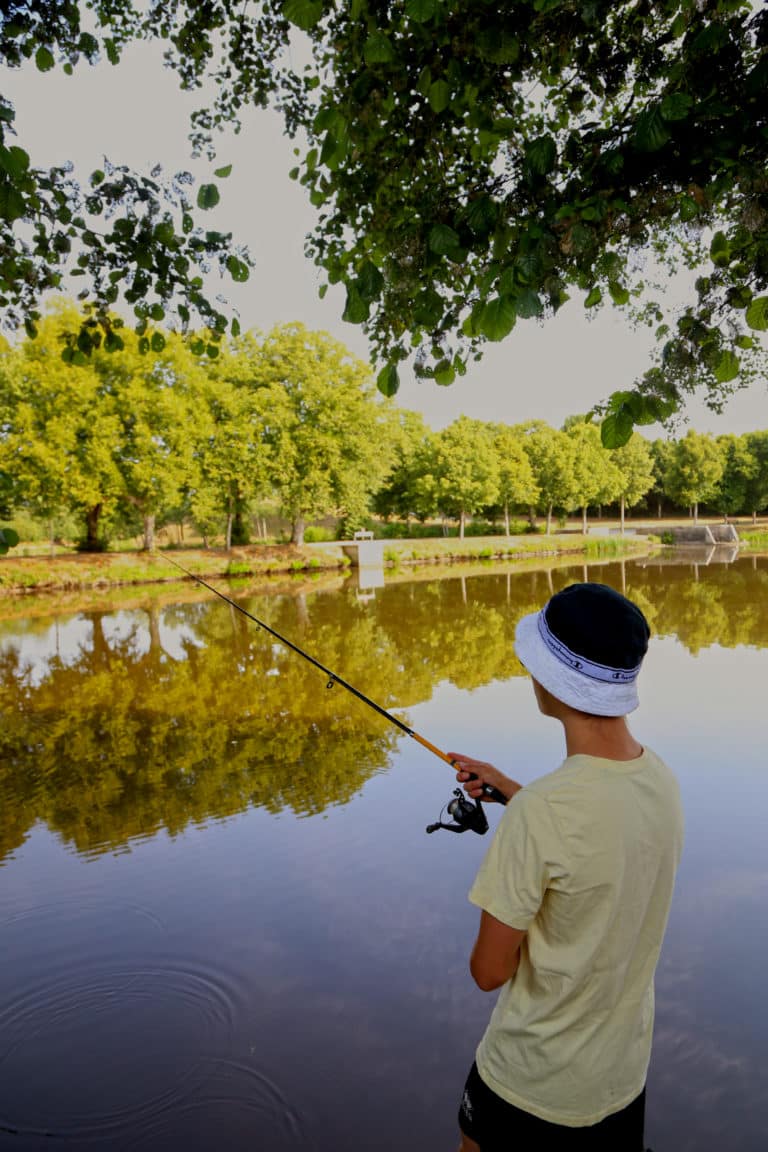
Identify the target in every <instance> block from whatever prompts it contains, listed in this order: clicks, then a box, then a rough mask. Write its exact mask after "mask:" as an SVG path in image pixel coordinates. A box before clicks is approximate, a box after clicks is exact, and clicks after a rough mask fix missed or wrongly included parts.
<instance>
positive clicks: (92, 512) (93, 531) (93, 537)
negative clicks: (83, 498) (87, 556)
mask: <svg viewBox="0 0 768 1152" xmlns="http://www.w3.org/2000/svg"><path fill="white" fill-rule="evenodd" d="M100 516H101V504H94V505H93V507H92V508H89V509H88V511H87V512H86V514H85V551H86V552H98V550H99V517H100Z"/></svg>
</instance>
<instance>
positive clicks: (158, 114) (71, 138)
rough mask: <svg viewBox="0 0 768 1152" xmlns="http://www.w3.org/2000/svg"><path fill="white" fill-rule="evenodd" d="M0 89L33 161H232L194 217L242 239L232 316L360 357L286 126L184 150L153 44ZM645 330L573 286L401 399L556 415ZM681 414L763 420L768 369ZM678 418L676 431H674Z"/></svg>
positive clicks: (731, 422)
mask: <svg viewBox="0 0 768 1152" xmlns="http://www.w3.org/2000/svg"><path fill="white" fill-rule="evenodd" d="M3 93H4V95H5V96H6V97H7V98H10V99H11V100H12V101H13V102H14V105H15V107H16V126H17V129H18V133H19V140H18V143H19V144H22V145H23V146H24V147H25V148H26V150H27V151H28V152H29V153H30V155H31V158H32V163H33V164H34V165H39V166H48V165H51V164H58V163H63V162H64V161H66V160H72V161H74V163H75V165H76V167H77V170H78V171H79V172H80V173H81V174H82V176H83V178H85V179H87V176H88V174H89V173H90V172H91V171H93V170H94V169H95V168H99V167H101V166H102V165H103V159H104V156H105V155H106V156H107V157H108V158H109V159H110V160H111V161H112V162H113V163H116V164H128V165H130V166H131V167H133V168H135V169H137V170H141V171H145V172H148V171H149V169H150V168H151V167H153V166H154V165H155V164H158V163H159V164H161V165H162V166H163V169H164V171H165V172H166V173H168V174H171V173H173V172H175V171H178V170H182V169H187V170H190V171H192V172H193V173H194V174H195V175H196V177H197V178H198V180H199V181H207V180H210V179H211V167H213V166H215V167H221V166H224V165H226V164H230V163H231V164H232V166H233V170H232V174H231V175H230V176H229V178H228V179H226V180H223V181H217V183H219V186H220V191H221V195H222V198H221V202H220V204H219V205H218V206H217V208H216V209H214V210H213V211H211V212H208V213H207V214H205V216H203V214H202V213H199V214H198V215H199V216H200V217H201V218H202V221H201V222H204V223H205V225H206V226H208V227H211V228H216V229H220V230H222V231H227V232H232V233H233V234H234V239H235V240H236V241H238V242H241V243H244V244H246V245H247V246H248V248H249V249H250V252H251V255H252V257H253V258H254V260H255V267H254V269H253V270H252V272H251V276H250V279H249V280H248V281H247V282H246V283H245V284H243V285H236V284H234V283H233V282H232V281H231V280H230V279H229V277H228V276H227V278H226V281H224V282H222V283H221V285H216V286H215V287H214V288H213V291H216V292H222V293H223V294H224V295H225V296H226V298H227V300H228V301H229V303H230V305H232V306H234V307H235V308H236V309H237V311H238V313H239V315H240V322H241V326H242V328H243V329H244V330H245V329H248V328H256V329H259V330H261V331H268V330H269V329H270V328H272V327H273V326H274V325H276V324H285V323H289V322H291V321H300V322H302V323H303V324H305V325H306V326H307V327H309V328H314V329H323V330H325V331H327V332H330V333H331V334H332V335H333V336H334V337H336V338H337V339H339V340H340V341H341V342H342V343H343V344H345V345H346V346H347V347H348V348H349V350H350V351H351V352H353V353H354V354H355V355H357V356H359V357H361V358H362V359H364V360H369V359H370V356H369V349H368V343H367V341H366V338H365V335H364V334H363V332H362V330H361V329H360V328H359V327H358V326H357V325H352V324H347V323H345V322H344V321H343V320H342V319H341V316H342V312H343V308H344V293H343V289H342V288H341V287H340V286H336V287H332V288H331V289H330V290H329V291H328V293H327V295H326V297H325V299H324V300H320V299H319V297H318V287H319V285H320V283H321V276H320V273H319V271H318V270H317V269H316V268H315V266H314V265H313V264H312V263H311V262H310V261H309V260H308V259H307V258H306V257H305V256H304V252H303V247H304V237H305V236H306V234H307V233H308V232H309V231H310V229H311V228H312V226H313V222H314V216H315V209H314V208H312V206H311V205H310V204H309V200H308V196H307V194H306V192H305V190H304V189H303V188H302V187H301V185H299V184H298V183H296V182H294V181H292V180H290V179H289V177H288V172H289V170H290V169H291V168H292V167H294V165H295V164H297V163H298V161H297V160H296V157H295V156H294V154H293V148H294V146H295V145H294V143H293V142H292V141H290V140H289V139H288V138H287V137H285V136H284V135H283V133H282V121H281V120H280V118H279V117H278V116H277V115H276V114H275V113H273V112H266V111H260V110H253V112H252V113H250V114H249V116H248V118H247V120H246V122H245V124H244V128H243V131H242V133H241V134H240V135H239V136H235V135H233V134H224V135H222V136H221V138H220V139H219V142H218V155H217V158H216V161H215V165H210V164H208V162H203V161H200V162H196V163H193V162H192V161H191V160H190V154H189V146H188V142H187V132H188V116H189V113H190V112H191V111H192V110H193V109H194V108H195V107H197V106H198V105H199V104H200V103H201V102H202V100H201V98H200V96H199V95H192V96H190V95H189V94H186V93H182V92H180V91H179V88H178V80H177V78H176V75H175V73H173V72H171V71H169V70H168V69H165V68H164V67H163V64H162V59H161V55H160V52H159V50H158V48H157V47H156V46H152V45H134V46H131V47H129V48H128V49H126V51H125V52H124V56H123V60H122V61H121V63H120V65H119V66H118V67H116V68H113V67H111V66H110V65H108V64H106V63H105V64H100V65H98V66H96V67H89V66H88V65H87V64H83V65H81V66H80V67H78V68H77V69H76V71H75V74H74V76H72V77H67V76H65V75H64V74H63V73H61V72H59V71H54V72H51V73H47V74H41V73H38V72H36V70H35V69H34V67H32V66H31V65H30V66H29V67H27V68H25V69H22V70H19V71H15V72H6V73H5V74H4V76H3ZM652 344H653V337H652V333H651V332H650V331H649V330H643V331H639V332H638V331H634V330H633V329H632V327H631V326H630V324H629V321H628V320H627V319H626V318H625V317H623V316H622V315H621V313H620V312H618V310H615V309H609V308H604V309H603V310H602V311H600V312H599V313H598V314H597V315H594V314H593V313H590V316H589V318H588V317H587V315H586V314H585V313H584V309H583V306H582V303H581V300H580V299H573V300H571V301H569V303H568V304H566V305H565V306H564V307H563V308H562V309H561V311H560V312H559V313H558V314H557V316H555V317H554V318H550V319H548V320H546V321H544V322H543V323H539V322H536V321H534V320H526V321H519V322H518V325H517V327H516V328H515V330H514V331H513V333H512V334H511V336H509V337H508V338H507V339H506V340H505V341H503V342H502V343H501V344H489V345H487V346H486V351H485V353H484V355H483V359H482V361H481V362H480V363H478V364H470V367H469V369H468V372H467V375H466V376H465V377H463V378H461V379H458V380H457V381H456V382H455V383H454V384H452V385H451V386H450V387H447V388H441V387H439V386H438V385H436V384H435V383H434V382H433V381H429V380H416V379H415V377H414V376H413V374H412V372H411V371H410V370H408V369H407V368H406V369H405V370H401V380H402V384H401V388H400V391H399V392H398V395H397V403H398V405H399V406H400V407H403V408H409V409H413V410H415V411H418V412H421V413H422V415H423V416H424V419H425V420H426V422H427V424H428V425H430V426H431V427H432V428H434V429H439V428H443V427H445V426H446V425H447V424H450V423H451V422H452V421H453V420H455V419H456V418H457V417H458V416H460V415H467V416H471V417H474V418H476V419H480V420H496V421H500V422H503V423H508V424H516V423H520V422H523V421H527V420H535V419H541V420H545V421H546V422H547V423H548V424H550V425H552V426H553V427H559V426H560V425H561V424H562V423H563V421H564V420H565V418H566V417H567V416H570V415H574V414H576V413H584V412H587V411H588V410H589V409H590V408H592V407H593V406H594V405H595V404H597V403H599V402H600V401H602V400H604V399H606V398H607V396H608V395H609V394H610V393H611V392H613V391H615V390H616V389H622V388H629V387H631V386H632V384H633V381H634V380H635V379H636V378H637V377H638V376H639V375H640V374H641V373H642V372H643V371H644V370H645V368H647V367H648V365H649V353H650V349H651V347H652ZM684 417H685V419H686V420H687V422H688V423H687V426H689V427H692V428H695V429H696V430H697V431H701V432H710V433H713V434H715V435H719V434H721V433H725V432H733V433H742V432H747V431H750V430H753V429H755V428H760V429H764V428H768V382H766V381H764V380H763V381H759V382H756V383H755V384H753V385H751V386H750V387H749V388H746V389H743V390H740V391H739V392H738V393H737V394H736V395H735V396H734V397H733V398H732V399H731V400H730V401H729V402H728V404H727V407H726V409H725V411H724V412H723V413H722V414H720V415H717V414H715V413H712V412H710V411H709V410H708V409H707V408H706V407H705V405H704V404H703V402H702V401H701V400H700V399H694V400H692V401H691V402H690V403H689V405H688V407H687V408H686V410H685V412H684ZM685 427H686V425H685V424H681V425H680V426H679V427H678V428H677V430H676V432H675V434H676V435H680V434H682V433H683V432H684V430H685ZM643 432H644V434H645V435H647V436H649V437H650V438H654V437H655V436H660V435H665V434H666V433H665V432H664V430H663V429H661V428H660V427H659V426H652V427H648V428H645V429H643Z"/></svg>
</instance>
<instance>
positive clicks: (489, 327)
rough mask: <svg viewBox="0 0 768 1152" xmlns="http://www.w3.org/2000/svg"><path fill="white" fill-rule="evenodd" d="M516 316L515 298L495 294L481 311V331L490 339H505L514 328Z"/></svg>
mask: <svg viewBox="0 0 768 1152" xmlns="http://www.w3.org/2000/svg"><path fill="white" fill-rule="evenodd" d="M516 317H517V314H516V312H515V302H514V299H513V298H512V297H511V296H495V297H494V298H493V299H492V300H489V301H488V303H487V304H486V305H485V307H484V308H483V310H482V312H481V313H480V318H479V327H480V331H481V332H482V334H483V336H485V337H487V339H488V340H494V341H496V340H503V339H504V337H505V336H508V335H509V333H510V332H511V331H512V329H513V328H514V326H515V320H516Z"/></svg>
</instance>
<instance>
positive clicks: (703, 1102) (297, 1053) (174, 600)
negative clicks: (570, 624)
mask: <svg viewBox="0 0 768 1152" xmlns="http://www.w3.org/2000/svg"><path fill="white" fill-rule="evenodd" d="M730 559H731V554H730V553H728V554H725V555H723V554H721V553H712V554H705V553H702V554H699V553H696V552H689V553H684V554H678V555H676V556H672V557H670V558H669V560H668V561H667V560H665V561H664V562H661V561H659V560H654V559H646V560H635V561H631V562H630V561H625V562H613V563H607V564H602V565H598V564H590V565H589V567H588V568H585V567H584V566H583V565H582V564H562V563H561V564H559V565H557V566H555V567H549V568H547V567H538V568H535V567H527V568H525V569H524V570H521V569H520V568H515V567H514V566H503V565H496V564H494V565H491V564H488V565H485V566H477V567H474V568H461V569H458V568H454V569H451V568H449V569H444V570H438V569H432V568H421V569H417V570H413V571H412V572H409V573H406V572H399V573H394V574H389V573H388V574H387V578H386V581H385V583H384V586H383V587H377V588H367V589H366V588H365V587H361V586H360V585H359V584H358V582H357V578H356V576H355V574H352V575H351V576H349V577H346V578H333V579H329V578H325V577H322V578H320V579H318V580H317V581H316V582H312V581H307V580H305V579H302V580H300V581H298V582H297V583H295V584H291V583H290V582H289V581H286V582H283V583H282V584H280V585H279V587H278V589H277V590H275V591H267V592H265V591H263V590H259V592H258V593H256V592H254V591H251V590H248V589H247V588H242V587H238V586H237V585H224V584H222V585H221V587H222V588H223V589H224V590H225V591H226V592H227V593H228V594H230V595H232V596H233V597H235V598H236V599H237V600H238V602H240V603H242V605H243V607H245V608H247V609H248V611H250V612H252V613H253V614H255V615H256V616H257V617H259V618H260V619H262V620H264V621H265V622H266V623H267V624H269V625H270V627H272V628H274V629H275V630H276V631H278V632H279V633H281V634H282V635H284V636H286V637H288V638H290V639H291V640H293V641H294V642H295V643H296V644H298V645H300V646H301V647H303V648H304V649H306V650H307V651H308V652H309V653H310V654H311V655H313V656H315V657H316V658H317V659H318V660H320V661H321V662H322V663H323V664H325V665H326V666H327V667H329V668H331V669H333V670H334V671H335V672H337V673H338V674H339V675H341V676H343V677H344V678H345V679H347V680H348V681H349V682H350V683H351V684H353V685H354V686H355V687H357V688H358V689H360V690H361V691H362V692H364V693H365V694H367V695H368V696H370V697H371V698H372V699H373V700H375V701H376V702H377V703H379V704H380V705H382V706H383V707H384V708H386V709H389V710H392V711H393V712H394V713H395V714H396V715H397V716H398V717H400V718H401V719H402V720H403V721H404V722H405V723H407V724H408V725H410V726H411V727H412V728H413V729H415V730H416V731H417V732H419V733H420V734H421V735H423V736H425V737H426V738H427V739H428V740H430V741H432V742H433V743H434V744H435V745H437V746H438V747H440V748H442V749H444V750H448V749H451V750H461V751H463V752H466V753H469V754H470V755H474V756H478V757H480V758H482V759H485V760H489V761H491V762H494V763H497V764H498V765H499V766H500V767H503V768H504V769H505V770H506V771H508V772H509V774H510V775H512V776H514V777H515V778H517V779H518V780H519V781H521V782H522V783H525V782H527V781H530V780H532V779H533V778H534V777H536V776H538V775H541V774H542V773H544V772H547V771H549V770H551V769H552V768H554V767H555V766H556V765H557V764H558V763H559V761H560V760H561V758H562V755H563V750H562V744H561V742H562V735H561V730H560V728H559V726H558V725H556V724H554V723H553V722H552V721H548V720H546V719H544V718H543V717H541V716H540V715H539V714H538V712H537V711H536V708H535V704H534V700H533V693H532V690H531V685H530V681H529V680H528V679H527V677H526V676H525V675H524V673H523V670H522V668H521V666H520V665H519V663H518V662H517V660H516V658H515V656H514V652H513V649H512V640H513V636H514V628H515V624H516V622H517V620H518V619H519V617H520V616H521V615H523V614H524V613H526V612H530V611H534V610H535V609H537V608H538V607H540V606H541V605H542V604H543V603H544V602H545V600H546V599H547V597H548V596H549V595H550V593H551V591H553V590H557V589H559V588H561V587H564V586H565V585H567V584H569V583H572V582H574V581H577V580H582V579H585V578H588V579H591V580H600V581H602V582H604V583H608V584H611V585H613V586H614V587H616V588H618V589H619V590H622V591H625V592H626V594H627V595H628V596H630V597H631V598H632V599H634V600H635V601H636V602H637V603H638V604H639V605H640V606H641V607H642V609H643V611H644V612H645V613H646V615H647V617H648V619H649V622H650V624H651V628H652V632H653V638H652V641H651V648H650V651H649V654H648V657H647V660H646V664H645V666H644V670H643V673H642V675H641V681H640V695H641V708H640V710H639V712H638V713H636V714H635V716H634V717H633V720H632V729H633V732H634V733H635V735H636V736H637V737H638V738H639V739H640V740H641V741H642V742H646V743H648V744H649V745H650V746H651V747H652V748H654V749H655V750H656V751H657V752H658V753H660V754H661V755H662V756H663V757H664V758H665V759H666V760H667V762H668V763H669V764H670V765H671V767H672V768H673V769H674V771H675V772H676V774H677V776H678V778H679V780H680V783H681V787H682V793H683V803H684V806H685V812H686V846H685V852H684V856H683V861H682V865H681V868H680V873H679V878H678V884H677V889H676V893H675V899H674V904H673V908H672V914H671V919H670V926H669V930H668V934H667V938H666V942H665V946H664V950H663V953H662V958H661V962H660V965H659V970H658V974H657V1011H656V1031H655V1042H654V1051H653V1058H652V1063H651V1070H650V1076H649V1081H648V1120H647V1143H648V1144H649V1145H650V1147H652V1148H653V1149H654V1152H665V1150H666V1152H694V1150H695V1152H707V1150H710V1149H711V1150H712V1152H719V1150H720V1149H723V1148H726V1147H727V1148H728V1149H729V1152H765V1149H766V1147H768V1115H767V1114H766V1109H765V1106H764V1101H765V1100H766V1099H768V1062H767V1061H766V1059H765V1056H766V1036H767V1035H768V1008H767V1007H766V1004H767V1003H768V1000H767V998H766V996H765V994H764V983H763V982H764V966H765V956H766V955H768V917H766V914H765V909H766V898H767V897H768V853H766V834H765V827H766V812H767V811H768V806H767V804H766V796H767V793H768V788H767V782H768V781H767V776H766V754H765V747H766V740H765V732H766V726H765V716H766V686H767V685H768V556H755V557H748V558H737V559H735V560H733V562H730V563H725V562H719V561H720V560H730ZM130 595H131V599H130V600H125V599H123V601H122V602H118V601H115V600H114V598H113V600H112V601H107V600H104V601H103V602H99V601H98V600H96V599H94V600H93V601H92V602H91V603H90V604H89V605H87V606H86V607H85V608H83V607H82V606H78V608H77V610H76V611H73V610H72V609H71V608H68V607H67V604H66V602H62V601H57V600H56V599H55V598H51V599H50V600H48V601H45V600H40V599H36V600H35V601H34V602H32V601H30V602H29V608H28V609H26V608H25V602H21V604H19V602H18V601H14V602H13V609H14V612H13V615H11V614H10V613H9V612H6V614H5V615H6V618H5V619H1V620H0V722H1V727H0V750H1V760H0V956H1V957H2V962H1V963H0V1152H33V1150H38V1149H39V1150H48V1149H54V1148H59V1147H63V1148H67V1149H83V1150H93V1149H115V1150H122V1149H125V1150H129V1149H130V1150H131V1152H134V1150H136V1152H160V1150H163V1152H176V1150H178V1152H194V1150H198V1149H199V1150H201V1152H202V1150H206V1152H213V1150H216V1152H218V1150H219V1149H227V1152H240V1150H241V1149H242V1150H245V1149H248V1150H250V1152H252V1150H253V1149H258V1150H261V1149H264V1150H265V1152H266V1150H269V1152H283V1150H286V1152H287V1150H289V1149H290V1150H295V1152H300V1150H305V1149H306V1150H314V1152H331V1150H334V1152H353V1150H354V1152H358V1150H359V1149H362V1148H364V1149H366V1150H367V1152H385V1150H386V1152H391V1149H393V1148H396V1147H401V1146H403V1147H406V1146H407V1147H411V1148H418V1149H421V1150H424V1152H433V1150H434V1152H448V1150H450V1149H453V1148H455V1146H456V1144H457V1142H458V1140H457V1128H456V1112H457V1107H458V1099H459V1096H460V1093H461V1089H462V1086H463V1083H464V1079H465V1076H466V1073H467V1070H468V1068H469V1065H470V1063H471V1061H472V1058H473V1054H474V1048H475V1045H476V1043H477V1041H478V1039H479V1037H480V1035H481V1034H482V1031H483V1029H484V1027H485V1023H486V1021H487V1019H488V1016H489V1014H490V1011H491V1007H492V1004H493V1002H494V995H493V994H491V995H488V994H484V993H482V992H480V991H479V990H478V989H477V988H476V987H475V986H474V984H473V982H472V980H471V977H470V976H469V973H468V969H467V962H468V954H469V950H470V947H471V945H472V943H473V941H474V936H475V932H476V927H477V910H476V909H475V908H473V907H472V906H471V905H470V904H469V903H468V901H467V896H466V894H467V891H468V889H469V886H470V884H471V882H472V879H473V877H474V874H475V871H476V869H477V867H478V865H479V863H480V860H481V859H482V856H483V854H484V852H485V850H486V848H487V845H488V842H489V839H490V838H489V837H481V836H477V835H475V834H473V833H472V832H469V833H467V834H465V835H462V836H456V835H451V834H449V833H447V832H442V831H441V832H438V833H436V834H435V835H432V836H427V835H425V827H426V825H427V824H429V823H432V822H433V821H435V820H437V819H438V817H439V816H440V813H441V810H442V809H443V807H444V805H445V804H446V802H447V801H448V800H449V799H450V798H451V793H452V790H453V788H454V787H455V783H454V776H453V773H452V771H451V769H450V768H449V767H448V765H446V764H445V763H444V762H442V761H441V760H440V759H439V758H438V757H436V756H434V755H432V754H430V753H429V752H428V751H427V750H425V749H424V748H423V747H422V746H420V745H419V744H418V743H417V742H416V741H414V740H412V739H410V738H409V737H408V736H407V735H405V734H403V733H402V732H401V731H400V730H399V729H398V728H397V727H396V726H395V725H393V724H392V723H390V722H389V721H387V720H386V719H384V718H383V717H381V716H379V715H378V714H377V713H376V712H374V711H373V710H372V709H370V708H368V707H367V706H366V705H365V704H363V703H361V702H360V701H359V700H357V699H356V698H355V697H354V696H352V695H351V694H350V693H349V692H347V691H346V690H345V689H344V688H343V687H342V686H340V685H338V684H336V685H334V686H332V687H328V686H327V684H326V677H324V676H323V675H322V673H321V672H319V671H318V670H317V669H316V668H314V667H312V666H311V665H310V664H309V663H307V662H306V661H305V660H303V659H302V658H301V657H300V656H298V655H297V654H296V653H294V652H292V651H290V650H289V649H288V648H286V647H285V646H283V645H281V644H279V643H278V642H277V641H276V640H275V639H274V637H273V636H271V635H270V634H269V633H268V632H266V631H265V630H264V629H262V628H259V627H258V626H257V625H256V624H253V623H251V622H250V621H249V620H247V619H246V618H245V617H244V616H243V615H242V614H241V613H239V612H237V611H235V610H234V609H233V608H232V607H230V606H229V605H227V604H225V603H222V602H221V601H220V600H216V599H214V598H213V597H211V596H210V595H209V594H207V593H204V592H202V591H200V590H198V589H194V588H191V587H190V586H189V585H177V586H175V591H169V590H168V589H165V590H162V591H160V592H158V591H157V590H155V591H151V592H150V591H147V592H146V594H145V593H143V592H139V593H136V592H135V591H134V592H131V594H130ZM8 606H9V601H8V600H6V603H5V605H4V606H3V607H5V608H6V609H7V608H8ZM497 812H498V810H495V809H494V807H493V806H492V805H490V806H488V815H489V820H490V823H491V830H493V827H494V826H495V823H496V821H497V819H498V815H497Z"/></svg>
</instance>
